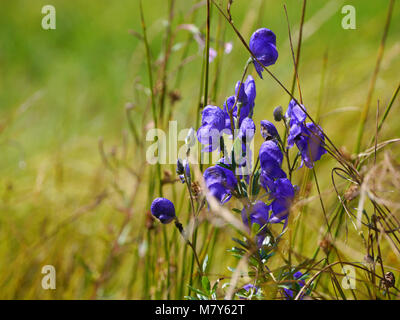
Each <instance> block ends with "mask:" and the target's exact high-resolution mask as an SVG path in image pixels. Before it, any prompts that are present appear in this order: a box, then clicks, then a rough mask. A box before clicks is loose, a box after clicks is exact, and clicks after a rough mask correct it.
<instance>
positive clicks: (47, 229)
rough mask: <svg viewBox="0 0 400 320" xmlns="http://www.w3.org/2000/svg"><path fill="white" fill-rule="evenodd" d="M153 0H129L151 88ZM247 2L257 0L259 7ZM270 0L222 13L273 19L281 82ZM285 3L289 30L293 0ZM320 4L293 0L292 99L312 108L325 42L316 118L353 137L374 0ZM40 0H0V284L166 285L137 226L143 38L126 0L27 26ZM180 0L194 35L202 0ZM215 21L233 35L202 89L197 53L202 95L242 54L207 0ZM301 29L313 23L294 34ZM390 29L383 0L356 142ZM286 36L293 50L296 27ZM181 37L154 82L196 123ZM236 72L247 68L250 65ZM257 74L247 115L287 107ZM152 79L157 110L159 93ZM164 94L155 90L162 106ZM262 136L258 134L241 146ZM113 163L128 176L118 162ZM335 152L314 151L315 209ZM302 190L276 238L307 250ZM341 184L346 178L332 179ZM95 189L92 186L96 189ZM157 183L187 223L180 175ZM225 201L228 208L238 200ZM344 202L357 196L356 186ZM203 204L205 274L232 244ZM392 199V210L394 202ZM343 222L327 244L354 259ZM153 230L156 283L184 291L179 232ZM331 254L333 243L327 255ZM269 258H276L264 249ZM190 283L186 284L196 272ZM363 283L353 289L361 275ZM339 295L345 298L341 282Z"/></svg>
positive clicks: (108, 291) (58, 293) (80, 5)
mask: <svg viewBox="0 0 400 320" xmlns="http://www.w3.org/2000/svg"><path fill="white" fill-rule="evenodd" d="M156 2H157V5H154V4H152V2H151V1H143V11H144V17H145V20H146V27H147V36H148V40H149V47H150V50H151V54H152V56H151V60H152V67H153V81H154V83H155V87H156V88H158V84H159V83H160V71H159V70H160V63H159V61H161V60H162V57H163V55H164V52H165V51H164V50H165V47H164V44H165V32H166V27H165V21H167V20H168V2H169V1H161V0H158V1H156ZM262 2H265V3H264V5H263V6H261V4H262ZM283 3H284V2H283V1H271V0H270V1H267V0H265V1H261V0H254V1H235V2H234V4H233V6H232V17H233V21H234V23H235V25H236V27H237V28H238V29H239V31H240V32H241V33H242V35H243V36H244V38H245V39H246V40H248V39H249V37H250V35H251V34H252V32H253V31H254V30H255V29H257V28H260V27H268V28H270V29H272V30H273V31H274V32H275V34H276V35H277V42H278V43H277V46H278V51H279V59H278V61H277V63H276V65H274V66H272V67H271V68H270V69H271V71H273V72H274V74H275V75H277V76H278V78H279V79H280V80H281V81H282V82H283V83H284V84H285V85H286V86H287V87H290V85H291V81H292V78H293V63H292V56H291V52H290V46H289V41H288V34H287V24H286V19H285V13H284V10H283ZM285 3H286V6H287V9H288V15H289V20H290V22H291V30H292V32H293V35H295V33H296V31H297V30H298V24H299V21H300V16H301V1H294V0H288V1H286V2H285ZM334 3H337V5H336V7H335V6H333V7H335V8H336V9H335V10H333V11H332V10H331V11H328V12H326V13H325V14H324V15H323V16H321V12H323V11H321V10H322V8H323V7H324V6H325V4H326V1H322V0H320V1H308V2H307V9H306V18H305V22H306V24H305V34H304V38H303V42H302V49H301V50H302V51H301V60H300V66H299V70H298V72H299V78H300V81H301V88H302V95H303V99H304V104H305V105H306V106H307V110H308V111H309V112H310V114H311V115H313V116H315V114H316V112H317V108H318V101H319V99H320V96H319V94H320V93H319V92H320V90H319V89H320V85H321V84H320V80H321V72H322V68H323V57H324V54H325V53H327V57H328V58H327V64H326V76H325V83H324V90H323V92H322V96H321V101H322V104H321V109H320V116H321V123H322V125H323V128H324V130H325V132H326V133H327V134H328V136H329V137H330V138H331V140H332V141H333V142H334V143H335V145H336V146H338V147H344V148H346V149H347V150H349V151H351V150H353V149H354V147H355V143H356V136H357V133H356V132H357V126H358V123H359V119H360V114H361V110H362V108H363V106H364V104H365V101H366V99H367V94H368V86H369V82H370V79H371V77H372V74H373V70H374V66H375V61H376V57H377V54H378V47H379V44H380V40H381V37H382V34H383V28H384V24H385V19H386V13H387V7H388V3H389V1H361V0H358V1H353V5H354V6H355V7H356V10H357V29H356V30H343V29H342V27H341V19H342V17H343V15H342V14H341V13H340V8H341V5H340V3H341V2H340V1H334ZM342 3H343V4H345V2H342ZM45 4H48V3H47V2H46V1H38V0H34V1H28V0H24V1H23V0H19V1H18V0H15V1H7V2H4V3H2V9H1V11H0V38H1V39H2V40H1V42H0V154H1V156H0V260H1V261H2V263H1V266H0V298H5V299H13V298H18V299H29V298H31V299H49V298H59V299H74V298H77V299H88V298H99V299H101V298H121V299H125V298H136V299H140V298H166V297H167V290H166V284H167V280H166V277H167V263H166V261H165V254H164V249H163V248H164V243H163V232H162V228H163V227H162V226H160V225H159V224H157V223H156V224H155V226H154V229H151V230H148V229H147V228H146V224H145V217H146V212H147V211H148V210H149V208H150V203H151V201H152V199H153V198H154V197H155V196H157V195H158V193H159V191H158V183H159V182H158V181H157V179H156V177H157V173H156V172H157V171H156V166H150V165H148V164H147V163H146V162H145V148H146V147H147V146H148V145H149V144H150V143H146V142H145V141H144V140H145V135H144V134H143V132H144V131H145V128H146V126H148V125H149V124H150V123H151V122H152V121H153V117H152V113H151V100H150V96H149V94H148V83H149V82H148V74H147V65H146V53H145V46H144V44H143V42H142V41H141V40H140V39H138V38H137V37H135V36H132V34H130V32H129V30H134V31H136V32H138V33H139V34H142V30H141V24H140V12H139V1H137V0H134V1H128V0H121V1H113V2H110V1H105V0H101V1H90V2H89V1H80V0H79V1H65V0H64V1H63V0H57V1H53V3H52V4H53V5H54V6H55V8H56V10H57V29H56V30H49V31H45V30H42V28H41V18H42V14H41V8H42V6H43V5H45ZM193 4H194V2H193V3H192V1H186V0H176V1H175V16H174V20H173V23H172V30H173V31H174V30H175V28H176V27H177V26H178V25H179V24H182V23H192V22H191V21H194V23H195V24H196V25H197V26H198V27H199V28H200V30H201V31H202V32H203V34H205V32H206V28H205V26H206V6H205V5H203V6H201V7H200V8H199V9H198V10H197V11H196V14H195V16H193V17H191V15H190V14H188V11H189V10H190V8H191V7H192V5H193ZM224 8H225V7H224ZM260 8H262V9H263V10H260ZM192 18H193V20H191V19H192ZM318 19H319V21H318ZM218 28H221V29H220V30H222V33H223V35H224V37H225V40H226V41H232V42H233V51H232V52H231V53H230V54H229V55H223V56H221V57H219V58H220V60H219V62H218V63H220V68H221V69H220V72H218V73H217V75H218V87H217V90H216V91H215V87H214V86H213V82H212V81H213V80H214V79H215V77H216V64H217V60H215V61H214V62H213V63H210V65H209V76H208V79H209V82H208V97H216V98H215V101H212V102H213V103H215V104H216V105H219V106H222V103H223V101H224V99H225V98H226V97H228V96H230V95H231V94H233V90H234V85H235V83H236V81H237V80H239V79H240V77H241V74H242V71H243V66H244V63H245V61H246V60H247V58H248V53H247V52H246V49H245V48H244V47H243V45H241V43H240V41H239V39H238V38H237V37H236V35H235V34H234V32H233V31H232V29H231V28H230V26H229V25H228V24H227V23H226V22H225V21H223V20H222V19H220V15H219V13H218V11H217V10H216V8H215V7H214V6H211V26H210V38H211V39H214V38H215V37H216V36H217V32H218V31H217V30H218ZM310 30H311V31H313V33H312V34H309V33H308V32H309V31H310ZM399 30H400V7H399V5H398V3H396V4H395V6H394V10H393V13H392V20H391V25H390V29H389V32H388V36H387V40H386V45H385V52H384V55H383V60H382V64H381V70H380V72H379V74H378V77H377V82H376V86H375V90H374V94H373V96H372V99H371V101H372V102H371V106H370V112H369V115H368V119H367V123H366V127H365V129H364V139H363V143H362V147H361V151H363V150H365V149H366V148H367V147H370V146H371V145H367V144H368V143H370V139H371V138H372V137H373V136H374V134H375V110H376V105H377V100H378V99H379V101H380V115H382V114H383V112H384V110H385V108H386V106H387V105H388V104H389V102H390V99H391V98H392V95H393V93H394V92H395V90H396V88H397V86H398V84H399V77H398V73H399V70H400V59H399V58H398V57H399V52H400V48H399V46H400V44H399V35H400V32H399ZM187 39H188V32H187V31H184V30H180V31H177V32H176V36H175V37H173V40H172V41H173V45H178V44H179V45H184V44H185V43H186V41H187ZM294 44H295V50H296V44H297V39H296V40H294ZM210 46H211V47H213V48H215V43H214V42H213V41H211V43H210ZM175 48H176V47H175ZM183 52H184V49H183V48H181V49H179V50H177V51H174V50H173V51H172V53H171V55H170V58H169V61H168V69H167V75H168V78H167V79H168V80H167V85H168V86H167V88H168V90H178V91H179V93H180V95H181V100H179V101H178V102H177V103H176V104H175V105H174V106H173V112H172V118H173V119H174V120H177V121H178V128H179V129H182V128H187V127H190V126H195V119H196V112H197V110H198V97H199V96H200V97H202V96H203V95H204V92H199V90H200V83H201V79H202V78H201V70H202V58H203V57H202V53H201V52H199V48H198V46H197V44H196V43H195V42H194V41H191V42H190V43H189V47H188V56H192V55H196V54H197V56H196V57H195V58H194V60H193V61H191V62H189V63H188V64H186V65H185V66H184V67H183V68H182V70H181V72H182V73H181V81H179V82H178V83H177V79H176V73H174V70H176V68H177V67H178V65H179V63H180V62H181V61H182V54H183ZM250 73H251V74H252V75H253V76H254V77H255V71H254V68H253V67H250ZM256 84H257V98H256V107H255V114H254V119H256V120H257V121H259V120H261V119H272V110H273V109H274V108H275V107H276V106H277V105H282V106H283V108H284V109H285V108H286V107H287V104H288V101H289V97H288V96H287V95H286V94H285V93H284V92H283V91H282V90H281V88H279V86H278V85H277V84H276V83H275V82H274V81H273V80H272V79H271V78H270V77H268V75H267V74H266V72H264V80H263V81H262V80H260V79H256ZM295 92H296V91H295ZM155 93H156V99H155V101H156V110H157V112H158V111H159V105H158V103H159V95H158V94H159V92H157V91H156V92H155ZM296 96H297V94H296ZM126 102H132V103H134V105H135V109H134V110H133V111H131V116H132V121H133V123H134V125H135V126H136V127H137V128H138V130H139V132H140V133H141V140H142V146H138V145H137V144H135V143H134V141H133V138H132V136H131V135H130V131H129V126H128V122H127V120H126V113H125V109H124V108H125V104H126ZM24 104H25V105H24ZM22 105H24V106H23V107H21V106H22ZM170 107H171V104H170V101H169V98H168V96H167V97H166V108H167V109H166V110H170V109H169V108H170ZM398 112H399V100H398V99H397V100H395V101H394V102H393V105H392V108H391V113H390V114H389V116H388V117H387V119H386V122H385V124H384V125H383V126H382V130H381V131H380V134H379V138H378V140H379V141H384V140H387V139H391V138H397V137H398V134H399V132H400V123H399V121H397V118H398ZM256 125H257V126H258V123H257V122H256ZM159 126H160V125H159ZM100 137H102V139H103V141H104V150H105V154H106V155H107V157H109V158H108V159H109V160H108V161H109V164H108V165H105V164H104V161H102V158H101V156H100V153H99V148H98V141H99V138H100ZM124 137H125V139H126V141H127V144H126V146H125V144H124ZM261 142H262V141H261V137H260V136H259V135H257V137H256V140H255V145H256V146H259V145H260V144H261ZM384 150H390V152H391V156H392V158H393V159H394V160H396V161H399V159H400V154H399V148H398V146H397V145H396V144H392V145H390V146H388V147H386V148H385V149H384ZM113 152H114V153H113ZM113 154H115V157H114V158H113ZM383 154H384V152H380V153H378V160H377V162H378V163H380V161H383ZM372 164H373V162H372V160H371V162H368V163H367V166H366V167H365V169H364V170H365V172H364V173H366V172H368V170H370V168H371V166H372ZM127 166H129V168H132V170H133V171H134V172H135V174H137V175H138V176H139V178H138V177H136V176H135V175H132V174H130V172H129V170H128V169H127ZM334 166H337V164H336V163H335V161H334V160H333V159H332V158H330V157H329V156H325V157H324V158H323V160H321V161H320V162H319V163H318V164H317V167H316V173H317V176H318V182H319V184H320V189H321V192H322V197H323V201H324V204H325V207H326V211H327V212H329V213H331V212H333V210H334V209H335V207H336V206H337V203H338V201H337V197H336V195H335V194H334V191H333V190H332V183H331V178H330V172H331V169H332V168H333V167H334ZM110 167H111V168H114V169H110ZM163 170H169V171H171V172H172V175H173V177H175V168H174V167H173V166H169V165H165V166H162V167H161V173H162V172H163ZM309 176H311V173H309ZM294 181H295V182H296V183H297V184H299V185H302V183H303V182H304V172H303V171H302V170H299V171H297V172H295V174H294ZM310 189H311V190H310V193H309V194H308V195H307V196H308V197H309V199H310V201H309V203H307V205H306V206H300V207H296V208H295V209H294V210H293V212H292V213H291V216H292V218H291V220H290V222H289V232H288V233H287V234H286V235H285V236H284V239H283V242H282V248H281V249H282V252H284V253H285V254H287V252H288V250H289V249H288V248H289V247H290V246H289V245H288V242H289V240H290V237H291V236H294V233H295V226H296V225H297V226H298V229H297V234H296V241H295V242H294V243H293V244H291V247H290V248H291V250H293V252H298V253H300V254H301V256H303V257H308V258H310V257H312V255H313V253H314V252H315V249H316V248H318V243H319V241H320V239H321V234H322V232H323V230H324V228H325V227H326V225H325V219H324V216H323V213H322V210H321V206H320V202H319V199H318V193H317V190H316V187H315V184H313V183H311V184H310ZM341 191H345V189H344V186H341ZM104 192H105V196H104V199H103V198H101V201H98V202H96V199H98V197H99V195H102V194H103V193H104ZM396 192H397V193H395V195H391V197H392V199H393V201H396V200H397V202H398V199H399V198H400V197H399V193H398V190H397V191H396ZM163 193H164V196H167V197H169V198H171V200H172V199H174V203H175V205H176V207H177V209H178V210H177V214H178V216H179V217H180V220H181V222H182V223H184V225H186V222H187V219H188V216H189V213H190V206H189V202H188V194H187V192H186V190H185V188H184V186H183V185H180V184H179V185H178V184H176V185H174V187H172V185H171V184H167V185H165V186H164V187H163ZM302 197H303V198H306V196H305V195H302ZM231 205H232V206H235V207H238V208H239V204H238V203H235V204H231ZM351 205H352V206H353V207H356V206H357V200H355V202H354V203H351ZM366 209H367V210H370V209H371V208H370V207H368V208H366ZM208 214H210V213H207V212H206V211H204V212H202V214H201V224H200V227H199V229H198V239H197V245H198V248H199V250H200V248H201V247H202V245H204V244H206V243H208V240H211V241H210V244H209V246H210V248H213V249H209V251H208V254H209V256H210V265H209V269H208V270H207V274H208V275H209V278H210V280H211V281H212V282H214V281H215V280H216V279H218V278H220V277H230V276H231V273H230V272H229V271H228V270H227V266H231V267H235V266H236V264H237V260H235V259H234V258H232V256H231V255H230V253H228V252H227V251H226V250H227V249H229V248H231V247H232V245H233V242H232V240H231V238H232V236H237V234H235V232H234V231H232V229H231V228H229V227H228V226H226V227H223V228H219V229H218V233H216V236H215V238H213V231H214V226H213V225H212V224H211V223H209V222H208V221H207V220H206V219H205V218H206V217H207V215H208ZM395 214H397V217H399V215H398V212H395ZM203 218H204V219H203ZM347 225H348V229H349V236H348V239H347V240H346V232H345V229H344V227H343V226H342V227H341V228H340V229H339V231H340V232H339V234H338V237H337V241H338V242H337V249H338V250H339V251H340V253H341V255H342V256H343V257H345V258H346V260H347V261H361V260H362V258H363V256H364V254H365V252H364V251H363V250H364V248H363V246H362V243H361V240H360V237H359V236H358V235H357V234H356V232H355V231H354V229H352V228H353V227H352V224H351V223H350V222H349V221H347ZM165 229H166V230H165V232H166V235H167V236H168V241H169V244H170V247H169V253H170V262H169V268H170V276H171V278H170V283H171V287H170V291H169V296H170V297H171V298H173V299H175V298H183V296H184V295H186V294H187V291H188V288H187V286H186V285H187V284H188V283H189V274H190V264H191V263H192V260H191V259H192V256H191V252H190V249H189V248H185V245H184V242H183V241H180V238H179V237H178V234H177V233H176V231H174V227H173V226H166V228H165ZM118 239H119V240H118ZM214 239H215V240H214ZM213 241H215V247H214V246H213ZM346 241H347V242H346ZM146 246H147V250H148V251H147V252H146ZM381 249H382V251H383V257H384V258H385V264H386V265H388V266H389V267H395V268H397V269H395V270H394V271H393V272H394V273H395V275H396V276H397V278H400V274H399V271H400V270H398V267H396V265H397V266H398V263H399V257H398V256H397V255H396V254H395V253H394V252H393V250H392V249H391V247H390V245H389V244H388V242H387V241H385V240H382V247H381ZM186 250H187V251H186ZM185 252H186V255H185V260H184V259H183V256H184V253H185ZM204 252H205V251H202V252H201V253H200V258H201V259H204ZM322 258H324V254H323V253H322V252H320V253H319V255H318V258H317V260H320V259H322ZM293 260H294V261H293V264H294V265H296V264H297V263H299V262H301V260H302V259H300V258H299V257H296V256H295V255H293ZM334 261H337V257H336V256H335V255H332V256H331V262H334ZM275 263H276V265H278V264H279V259H277V260H276V262H275ZM45 264H52V265H54V266H55V267H56V270H57V289H56V290H54V291H46V290H43V289H42V288H41V285H40V283H41V279H42V276H43V275H42V274H41V268H42V266H43V265H45ZM274 267H276V266H274V265H273V266H270V268H271V269H273V268H274ZM194 270H195V271H196V266H194ZM338 270H339V269H338ZM182 274H183V276H184V279H183V280H182V278H181V275H182ZM360 274H362V272H360ZM360 276H361V275H360ZM228 280H229V279H228ZM228 280H226V281H228ZM146 281H147V282H146ZM339 282H340V281H339ZM397 283H398V282H397ZM320 284H321V288H320V290H319V291H321V292H323V293H324V294H326V295H327V296H325V298H326V297H332V296H334V294H333V292H334V291H333V289H332V286H331V283H330V281H329V278H328V277H325V278H324V277H322V278H321V282H320ZM194 285H196V286H198V285H199V284H198V283H197V282H195V283H194ZM360 290H361V285H360ZM362 290H364V291H363V292H365V288H364V289H362ZM346 294H347V295H348V298H352V296H351V293H350V292H346ZM360 297H363V296H362V293H360Z"/></svg>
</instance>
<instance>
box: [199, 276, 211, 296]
mask: <svg viewBox="0 0 400 320" xmlns="http://www.w3.org/2000/svg"><path fill="white" fill-rule="evenodd" d="M201 284H202V286H203V289H204V290H205V291H206V292H207V293H210V290H211V285H210V280H208V278H207V276H202V277H201Z"/></svg>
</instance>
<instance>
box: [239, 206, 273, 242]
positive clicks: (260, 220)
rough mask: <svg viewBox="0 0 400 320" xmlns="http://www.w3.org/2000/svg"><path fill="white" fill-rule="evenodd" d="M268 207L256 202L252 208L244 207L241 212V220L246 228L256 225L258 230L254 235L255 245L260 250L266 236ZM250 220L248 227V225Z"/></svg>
mask: <svg viewBox="0 0 400 320" xmlns="http://www.w3.org/2000/svg"><path fill="white" fill-rule="evenodd" d="M269 210H270V208H269V206H268V205H266V204H265V203H264V202H262V201H257V202H256V203H255V204H254V205H253V206H249V205H248V206H246V207H244V208H243V210H242V220H243V223H244V224H245V225H246V226H249V227H250V225H253V224H255V223H256V224H258V225H259V226H260V229H259V231H258V233H257V235H256V243H257V246H258V247H259V248H260V247H261V246H262V243H263V241H264V239H265V236H266V224H267V223H268V220H269V219H268V216H269ZM249 219H250V225H249Z"/></svg>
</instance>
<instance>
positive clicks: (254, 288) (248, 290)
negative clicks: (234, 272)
mask: <svg viewBox="0 0 400 320" xmlns="http://www.w3.org/2000/svg"><path fill="white" fill-rule="evenodd" d="M242 288H243V289H244V290H246V292H247V293H250V291H251V290H253V294H257V293H258V290H259V289H260V288H259V287H257V286H255V285H254V284H251V283H248V284H245V285H244V286H243V287H242Z"/></svg>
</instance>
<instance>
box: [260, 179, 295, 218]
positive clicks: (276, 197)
mask: <svg viewBox="0 0 400 320" xmlns="http://www.w3.org/2000/svg"><path fill="white" fill-rule="evenodd" d="M261 184H262V186H263V187H264V189H265V190H267V192H268V193H269V197H270V199H272V202H271V204H270V210H271V215H270V217H269V219H268V222H269V223H279V222H281V221H283V220H286V219H287V217H288V215H289V211H290V207H291V206H292V203H293V199H294V196H295V190H294V187H293V185H292V183H291V182H290V180H289V179H286V178H280V179H276V180H275V181H274V180H272V179H270V178H268V177H263V176H262V180H261Z"/></svg>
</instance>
